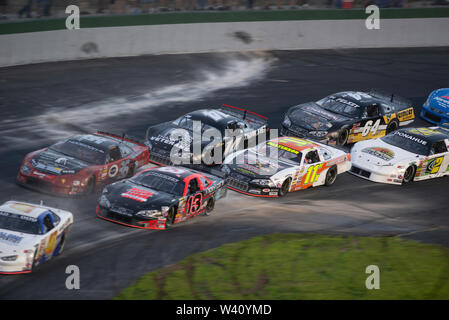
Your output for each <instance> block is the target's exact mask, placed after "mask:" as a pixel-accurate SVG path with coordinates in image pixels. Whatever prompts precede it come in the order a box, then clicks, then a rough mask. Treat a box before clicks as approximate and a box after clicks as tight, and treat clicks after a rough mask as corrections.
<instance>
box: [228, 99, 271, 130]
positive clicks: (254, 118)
mask: <svg viewBox="0 0 449 320" xmlns="http://www.w3.org/2000/svg"><path fill="white" fill-rule="evenodd" d="M219 110H220V111H221V112H223V113H226V114H229V115H231V116H234V117H236V118H239V119H243V120H246V121H248V122H251V123H254V124H256V125H258V127H262V126H264V125H266V124H267V123H268V118H267V117H265V116H262V115H260V114H257V113H255V112H252V111H249V110H246V109H243V108H238V107H234V106H230V105H228V104H222V107H221V108H219Z"/></svg>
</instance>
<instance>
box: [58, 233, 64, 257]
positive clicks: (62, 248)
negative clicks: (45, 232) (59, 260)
mask: <svg viewBox="0 0 449 320" xmlns="http://www.w3.org/2000/svg"><path fill="white" fill-rule="evenodd" d="M64 246H65V233H64V234H63V235H62V239H61V241H60V242H59V244H58V247H59V250H58V254H57V255H56V256H59V255H61V253H62V252H63V251H64Z"/></svg>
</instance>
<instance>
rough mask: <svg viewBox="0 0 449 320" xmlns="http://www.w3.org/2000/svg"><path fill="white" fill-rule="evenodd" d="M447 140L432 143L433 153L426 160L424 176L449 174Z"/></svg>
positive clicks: (434, 176)
mask: <svg viewBox="0 0 449 320" xmlns="http://www.w3.org/2000/svg"><path fill="white" fill-rule="evenodd" d="M446 144H447V142H446V141H445V140H441V141H437V142H434V143H433V144H432V147H431V150H430V153H431V155H430V156H429V157H428V158H427V160H426V169H425V170H424V172H423V171H421V172H422V174H424V176H425V177H424V178H436V177H440V176H443V175H446V174H449V171H448V169H449V152H448V149H447V145H446Z"/></svg>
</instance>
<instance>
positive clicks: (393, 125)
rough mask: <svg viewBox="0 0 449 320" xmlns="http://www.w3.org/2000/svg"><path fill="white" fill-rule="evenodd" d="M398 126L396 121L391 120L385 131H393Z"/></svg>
mask: <svg viewBox="0 0 449 320" xmlns="http://www.w3.org/2000/svg"><path fill="white" fill-rule="evenodd" d="M397 128H398V124H397V123H396V122H392V123H391V125H390V126H388V128H387V133H390V132H393V131H395V130H396V129H397Z"/></svg>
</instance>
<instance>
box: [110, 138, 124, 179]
mask: <svg viewBox="0 0 449 320" xmlns="http://www.w3.org/2000/svg"><path fill="white" fill-rule="evenodd" d="M122 165H124V164H122V154H121V151H120V148H119V147H117V146H114V147H112V148H110V149H109V151H108V155H107V156H106V170H105V171H106V172H107V174H106V178H105V181H106V183H112V182H114V181H116V180H118V179H121V178H123V177H124V176H123V174H122V172H123V169H122Z"/></svg>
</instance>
